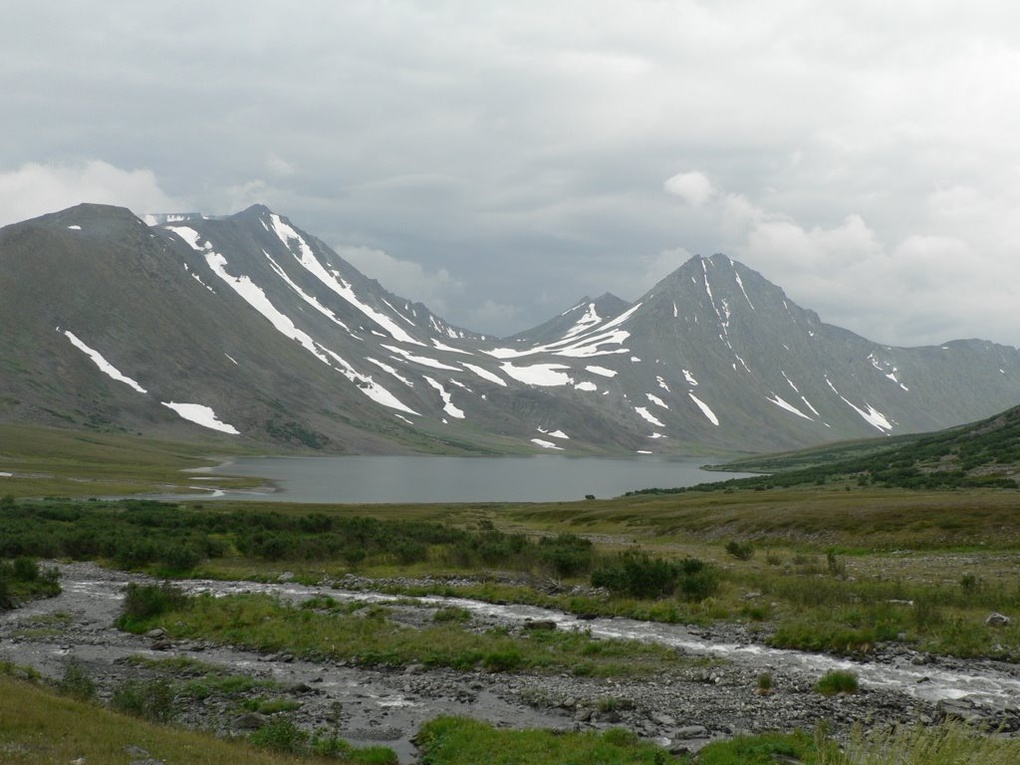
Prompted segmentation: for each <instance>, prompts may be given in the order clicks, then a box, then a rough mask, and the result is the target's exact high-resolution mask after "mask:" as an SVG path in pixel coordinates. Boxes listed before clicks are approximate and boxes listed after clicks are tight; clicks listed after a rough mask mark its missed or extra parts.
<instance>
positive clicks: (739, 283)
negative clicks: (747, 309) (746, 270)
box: [733, 271, 755, 311]
mask: <svg viewBox="0 0 1020 765" xmlns="http://www.w3.org/2000/svg"><path fill="white" fill-rule="evenodd" d="M733 275H734V276H735V277H737V284H738V285H739V286H740V291H741V292H743V293H744V297H745V298H747V304H748V305H749V306H751V310H752V311H753V310H755V308H754V303H752V302H751V298H749V297H747V290H745V289H744V282H743V281H741V279H740V274H738V273H737V272H736V271H734V272H733Z"/></svg>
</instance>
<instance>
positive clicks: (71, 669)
mask: <svg viewBox="0 0 1020 765" xmlns="http://www.w3.org/2000/svg"><path fill="white" fill-rule="evenodd" d="M57 687H58V688H59V689H60V690H61V691H62V692H63V693H66V694H67V695H68V696H71V697H72V698H76V699H78V700H79V701H89V700H91V699H94V698H95V697H96V681H95V680H93V679H92V675H91V674H89V671H88V670H87V669H86V668H85V666H84V665H83V664H82V663H81V662H80V661H78V660H77V659H71V660H70V661H69V662H67V664H66V665H65V666H64V674H63V675H62V676H61V678H60V680H59V681H58V682H57Z"/></svg>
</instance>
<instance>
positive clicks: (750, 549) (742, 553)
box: [726, 539, 754, 560]
mask: <svg viewBox="0 0 1020 765" xmlns="http://www.w3.org/2000/svg"><path fill="white" fill-rule="evenodd" d="M726 552H727V553H729V554H730V555H732V556H733V557H734V558H736V559H737V560H751V558H753V557H754V545H752V544H751V543H750V542H738V541H737V540H735V539H731V540H730V541H729V542H727V543H726Z"/></svg>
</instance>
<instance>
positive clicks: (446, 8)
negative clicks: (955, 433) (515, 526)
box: [0, 0, 1020, 345]
mask: <svg viewBox="0 0 1020 765" xmlns="http://www.w3.org/2000/svg"><path fill="white" fill-rule="evenodd" d="M1018 70H1020V6H1017V5H1016V4H1011V3H1007V2H1004V1H1001V2H999V1H996V0H989V2H982V3H978V4H971V5H962V4H959V3H948V2H935V3H925V4H924V5H923V6H922V5H918V4H916V3H899V4H897V3H892V4H890V3H884V4H874V3H854V4H813V5H812V4H807V5H805V4H804V3H800V2H796V1H795V0H776V2H771V3H768V4H760V3H752V2H748V1H742V0H738V1H737V2H732V3H724V4H705V3H700V2H696V1H695V0H671V1H670V2H657V1H653V0H638V1H637V2H633V3H619V2H610V1H609V0H563V2H557V3H553V4H550V3H539V2H536V1H534V0H520V1H519V2H514V3H502V4H498V5H492V4H484V3H469V2H451V3H418V2H411V1H410V0H396V1H395V2H390V3H377V2H373V1H371V0H351V2H344V3H332V2H327V0H309V2H305V3H300V4H297V5H293V6H292V7H287V8H284V7H283V6H275V5H271V4H270V5H267V4H254V5H253V4H250V3H243V4H242V3H240V2H237V0H224V1H223V2H220V3H216V4H214V5H212V6H210V5H209V4H207V3H202V4H199V3H197V2H195V1H194V0H182V2H180V3H177V4H175V5H173V6H162V7H160V6H152V5H150V4H139V3H129V2H126V0H109V2H106V3H104V4H103V6H102V9H101V11H97V10H96V9H95V8H93V7H91V6H86V5H81V4H65V5H64V6H62V7H61V10H60V14H56V13H54V12H53V10H52V9H50V8H45V7H42V6H39V5H38V4H36V5H34V6H32V5H29V4H16V7H14V8H11V9H7V10H6V11H5V18H4V24H3V25H0V87H2V89H3V93H4V131H5V140H4V141H3V142H2V143H0V221H3V222H10V221H12V220H16V219H20V218H24V217H30V216H33V215H37V214H40V213H42V212H48V211H51V210H55V209H59V208H61V207H64V206H67V205H70V204H75V203H77V202H79V201H86V200H87V201H96V202H110V203H114V204H124V205H127V206H129V207H131V208H132V209H135V210H136V211H137V212H144V211H148V210H154V209H158V210H167V209H174V208H176V209H188V210H195V209H198V210H203V211H206V212H210V213H226V212H232V211H236V210H237V209H240V208H242V207H244V206H246V205H247V204H250V203H252V202H255V201H261V202H265V203H266V204H268V205H270V206H271V207H273V208H274V209H276V210H278V211H279V212H281V213H283V214H285V215H287V216H289V217H290V218H291V219H292V220H294V222H295V223H296V224H298V225H299V226H301V227H303V228H306V229H308V230H309V231H311V232H313V233H315V234H316V235H317V236H319V237H320V238H322V239H324V240H325V241H328V242H332V243H337V244H339V245H342V246H343V247H350V248H355V250H353V251H356V252H380V253H383V255H382V256H375V257H374V258H373V259H371V260H370V261H365V263H364V265H365V270H366V272H367V273H368V274H369V275H371V276H374V277H376V278H379V279H380V280H381V281H382V282H383V284H384V285H385V286H387V287H388V288H389V289H391V290H393V291H395V292H398V293H399V292H401V291H402V289H403V288H402V287H401V286H400V284H401V283H406V284H407V285H408V287H409V290H410V289H413V290H416V294H415V293H410V292H409V294H408V296H409V297H412V298H415V299H422V300H425V301H426V302H430V305H432V307H433V308H434V309H435V310H437V312H440V313H442V314H443V315H444V316H445V317H446V318H447V319H448V320H450V321H452V322H454V323H457V324H461V325H463V326H468V327H470V328H472V329H476V330H479V331H486V332H492V333H497V334H509V333H512V332H515V331H520V330H523V329H525V328H526V327H528V326H530V325H533V324H537V323H539V322H541V321H544V320H545V319H547V318H549V317H550V316H551V315H553V314H554V313H557V312H559V311H561V310H563V309H564V308H565V307H567V306H568V305H570V304H572V303H573V302H574V301H575V300H576V299H578V298H579V297H581V296H582V295H584V294H590V295H597V294H601V293H602V292H605V291H611V292H615V293H617V294H619V295H620V296H621V297H624V298H628V299H634V298H637V297H638V296H640V294H641V293H643V292H644V291H645V290H647V289H648V288H650V287H651V286H652V285H653V284H654V282H655V280H656V279H658V278H660V277H661V276H662V275H664V273H663V269H666V268H669V267H671V266H672V265H673V264H674V263H677V261H678V259H679V258H680V257H683V256H685V255H686V253H701V254H711V253H713V252H717V251H725V252H727V253H728V254H730V255H731V256H733V257H736V258H738V259H742V260H744V261H745V262H747V263H748V265H751V266H752V267H754V268H756V269H758V270H760V271H761V272H762V273H763V274H764V275H765V276H766V277H768V278H769V279H771V280H772V281H775V282H776V283H778V284H780V285H781V286H783V287H784V288H786V289H787V291H788V292H789V293H790V295H791V297H793V298H794V299H795V300H796V301H797V302H799V303H801V304H802V305H804V306H805V307H808V308H813V309H815V310H817V311H818V312H819V313H820V314H821V316H822V318H823V319H824V320H826V321H830V322H832V323H837V324H841V325H843V326H847V327H848V328H850V329H853V330H855V331H857V332H859V333H861V334H865V335H867V336H869V337H873V338H874V339H876V340H882V341H885V342H889V343H897V344H917V343H929V342H941V341H943V340H945V339H948V338H952V337H967V336H978V337H984V338H988V339H993V340H998V341H1001V342H1006V343H1009V344H1011V345H1018V344H1020V315H1014V314H1015V313H1018V312H1015V311H1013V310H1012V309H1013V306H1015V305H1016V304H1017V302H1018V301H1017V294H1016V291H1015V288H1014V287H1013V286H1012V285H1015V284H1017V283H1020V279H1018V277H1020V273H1018V269H1020V266H1018V265H1016V263H1017V262H1018V261H1020V258H1017V250H1018V247H1020V217H1018V216H1017V215H1016V212H1015V211H1016V210H1017V207H1018V204H1020V142H1018V141H1016V139H1015V136H1016V135H1018V134H1020V79H1018V78H1017V77H1015V76H1013V74H1012V73H1013V72H1016V71H1018ZM373 269H374V271H375V272H374V273H373ZM390 280H393V281H392V283H391V281H390ZM400 280H404V281H403V282H401V281H400ZM431 301H435V303H434V305H433V304H432V302H431ZM475 322H479V323H477V324H476V323H475Z"/></svg>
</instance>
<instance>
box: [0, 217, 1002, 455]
mask: <svg viewBox="0 0 1020 765" xmlns="http://www.w3.org/2000/svg"><path fill="white" fill-rule="evenodd" d="M0 321H2V322H3V327H4V331H3V334H2V338H0V419H2V420H6V421H31V422H39V423H47V424H55V425H65V426H71V427H77V428H85V429H89V428H91V429H120V430H128V431H137V432H143V433H148V434H157V435H158V434H165V435H172V436H175V437H182V436H184V437H188V436H191V437H194V436H197V435H198V434H200V433H204V434H206V435H210V436H217V437H220V438H229V439H236V440H248V441H255V442H270V443H275V444H279V445H289V446H303V447H311V448H320V449H328V450H331V451H351V452H373V453H382V452H393V451H459V452H483V453H499V452H520V451H543V450H563V451H568V452H574V453H626V452H629V453H635V452H648V453H658V454H676V453H692V452H696V451H702V450H708V449H725V450H740V451H752V450H775V449H781V448H788V447H795V446H802V445H809V444H815V443H820V442H823V441H832V440H839V439H846V438H854V437H863V436H868V435H879V434H884V433H905V432H916V431H923V430H935V429H939V428H943V427H948V426H951V425H956V424H960V423H963V422H968V421H972V420H976V419H979V418H981V417H985V416H989V415H991V414H994V413H996V412H998V411H1001V410H1003V409H1006V408H1008V407H1010V406H1012V405H1015V404H1017V403H1018V402H1020V353H1018V351H1017V349H1015V348H1009V347H1006V346H1001V345H995V344H993V343H988V342H983V341H977V340H968V341H954V342H950V343H947V344H945V345H943V346H937V347H926V348H894V347H889V346H883V345H878V344H876V343H872V342H870V341H868V340H866V339H864V338H861V337H859V336H857V335H854V334H852V333H850V332H848V331H846V330H842V329H839V328H838V327H833V326H830V325H826V324H823V323H822V322H821V321H820V320H819V319H818V317H817V316H816V315H815V314H814V313H812V312H811V311H807V310H804V309H802V308H800V307H799V306H797V305H795V304H794V303H792V302H791V301H790V300H789V299H788V298H786V296H785V295H784V294H783V292H782V290H781V289H779V288H778V287H776V286H775V285H773V284H771V283H770V282H768V281H767V280H765V279H764V278H763V277H762V276H761V275H759V274H758V273H756V272H754V271H752V270H750V269H748V268H746V267H744V266H742V265H741V264H739V263H737V262H734V261H732V260H730V259H729V258H727V257H725V256H723V255H714V256H712V257H711V258H701V257H695V258H692V259H691V260H690V261H689V262H688V263H686V264H685V265H684V266H682V267H681V268H680V269H678V270H677V271H675V272H674V273H673V274H671V275H670V276H668V277H667V278H666V279H664V280H662V281H661V282H660V283H659V284H657V285H656V286H655V287H654V288H653V289H652V290H650V291H649V292H648V293H647V294H646V295H644V296H643V297H642V298H641V299H639V300H638V301H636V302H634V303H633V304H628V303H626V302H625V301H623V300H621V299H619V298H617V297H615V296H613V295H611V294H609V293H607V294H605V295H603V296H602V297H600V298H597V299H594V300H592V299H587V298H586V299H584V300H582V301H580V302H579V303H578V304H577V305H575V306H573V307H572V308H570V309H568V310H567V311H565V312H563V313H562V314H561V315H559V316H556V317H554V318H552V319H551V320H550V321H548V322H546V323H544V324H542V325H541V326H539V327H536V328H534V329H532V330H529V331H527V332H523V333H521V334H519V335H517V336H515V337H512V338H506V339H502V340H501V339H496V338H488V337H485V336H483V335H480V334H477V333H474V332H471V331H468V330H465V329H462V328H459V327H455V326H452V325H450V324H449V323H447V322H445V321H444V320H443V319H442V318H441V317H439V316H436V315H435V314H433V313H432V312H431V311H430V310H429V309H428V308H427V307H426V306H424V305H422V304H417V303H411V302H409V301H407V300H405V299H403V298H400V297H398V296H396V295H393V294H391V293H389V292H387V291H386V290H385V289H384V288H383V287H382V286H381V285H380V284H378V283H377V282H375V281H374V280H371V279H368V278H366V277H365V276H364V275H362V274H361V273H359V272H358V271H357V269H355V268H354V267H353V266H351V265H350V264H349V263H347V262H345V261H344V260H343V259H342V258H340V257H339V256H338V255H337V254H336V253H335V252H333V251H332V250H331V249H330V248H329V247H327V246H326V245H324V244H323V243H322V242H320V241H319V240H317V239H316V238H315V237H313V236H311V235H309V234H307V233H305V232H303V231H301V230H300V229H298V228H296V227H295V226H294V225H293V224H292V223H291V222H290V221H288V220H287V219H286V218H284V217H282V216H280V215H278V214H276V213H274V212H272V211H270V210H268V209H267V208H265V207H262V206H254V207H251V208H249V209H247V210H245V211H243V212H241V213H238V214H236V215H232V216H228V217H222V218H212V217H207V216H203V215H199V214H186V215H151V216H145V217H144V218H138V217H136V216H135V215H133V214H132V213H131V212H129V211H128V210H125V209H123V208H114V207H108V206H101V205H79V206H77V207H74V208H71V209H68V210H64V211H62V212H58V213H54V214H51V215H46V216H43V217H41V218H36V219H33V220H30V221H25V222H23V223H19V224H15V225H12V226H8V227H6V228H4V229H2V230H0Z"/></svg>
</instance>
